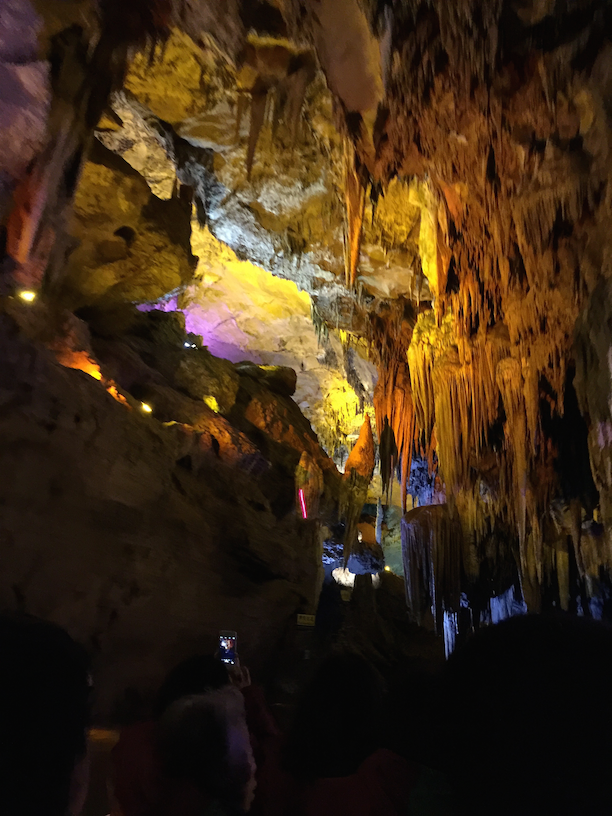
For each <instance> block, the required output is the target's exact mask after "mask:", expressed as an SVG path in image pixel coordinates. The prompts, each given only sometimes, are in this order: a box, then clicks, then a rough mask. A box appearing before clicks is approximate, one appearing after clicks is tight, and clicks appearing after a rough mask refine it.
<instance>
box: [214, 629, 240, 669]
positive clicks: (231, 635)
mask: <svg viewBox="0 0 612 816" xmlns="http://www.w3.org/2000/svg"><path fill="white" fill-rule="evenodd" d="M237 643H238V635H237V634H236V632H229V631H225V630H224V631H221V632H219V657H220V659H221V661H222V662H223V663H229V664H230V665H231V666H233V665H234V664H235V663H236V644H237Z"/></svg>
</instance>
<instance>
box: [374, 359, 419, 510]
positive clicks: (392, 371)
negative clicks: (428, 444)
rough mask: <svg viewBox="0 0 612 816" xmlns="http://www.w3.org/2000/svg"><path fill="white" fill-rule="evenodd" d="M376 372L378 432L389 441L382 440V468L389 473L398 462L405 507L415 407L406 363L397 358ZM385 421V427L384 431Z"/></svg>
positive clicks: (375, 401)
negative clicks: (398, 360) (394, 362)
mask: <svg viewBox="0 0 612 816" xmlns="http://www.w3.org/2000/svg"><path fill="white" fill-rule="evenodd" d="M379 374H380V376H379V379H378V383H377V384H376V389H375V391H374V409H375V413H376V424H377V433H378V438H379V440H380V439H383V438H384V439H385V440H387V439H388V440H389V443H388V444H386V443H385V446H384V448H383V449H382V450H381V451H380V455H381V470H384V471H385V474H389V475H390V474H392V473H393V472H394V470H395V465H396V464H397V462H398V461H399V462H400V463H401V468H400V472H401V482H400V483H401V488H402V492H401V498H402V507H403V509H404V510H405V509H406V495H407V492H406V491H407V481H408V474H409V473H410V464H411V462H412V451H413V445H414V436H415V421H414V407H413V403H412V389H411V387H410V375H409V373H408V365H407V364H406V363H403V362H396V364H395V365H393V366H390V367H389V368H388V369H387V371H385V372H383V371H380V372H379ZM385 422H386V423H387V427H388V429H389V430H388V431H385ZM383 460H384V461H383ZM387 478H389V477H386V479H387ZM390 481H391V480H390V478H389V481H388V482H387V483H386V485H385V489H386V490H387V491H388V488H389V483H390Z"/></svg>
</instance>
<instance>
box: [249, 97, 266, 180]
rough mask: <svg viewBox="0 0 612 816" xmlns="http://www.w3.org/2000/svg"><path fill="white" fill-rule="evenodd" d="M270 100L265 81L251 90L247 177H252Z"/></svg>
mask: <svg viewBox="0 0 612 816" xmlns="http://www.w3.org/2000/svg"><path fill="white" fill-rule="evenodd" d="M267 101H268V88H267V87H266V85H265V84H263V83H256V84H255V86H254V87H253V89H252V90H251V122H250V126H249V141H248V145H247V154H246V173H247V179H250V178H251V171H252V169H253V161H254V160H255V150H256V148H257V142H258V141H259V134H260V133H261V129H262V127H263V123H264V119H265V117H266V104H267Z"/></svg>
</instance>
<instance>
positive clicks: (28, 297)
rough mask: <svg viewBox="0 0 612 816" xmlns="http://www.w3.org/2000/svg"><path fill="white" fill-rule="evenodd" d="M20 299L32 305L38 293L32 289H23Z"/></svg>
mask: <svg viewBox="0 0 612 816" xmlns="http://www.w3.org/2000/svg"><path fill="white" fill-rule="evenodd" d="M19 297H20V298H21V299H22V300H24V301H25V302H26V303H32V301H34V300H36V292H33V291H32V289H22V290H21V291H20V292H19Z"/></svg>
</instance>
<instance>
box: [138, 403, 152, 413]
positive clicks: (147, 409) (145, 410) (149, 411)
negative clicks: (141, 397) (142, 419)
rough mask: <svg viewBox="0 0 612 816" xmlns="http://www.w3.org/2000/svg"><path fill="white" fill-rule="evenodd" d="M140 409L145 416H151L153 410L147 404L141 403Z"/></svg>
mask: <svg viewBox="0 0 612 816" xmlns="http://www.w3.org/2000/svg"><path fill="white" fill-rule="evenodd" d="M140 407H141V408H142V410H143V411H144V412H145V414H152V413H153V409H152V408H151V406H150V405H149V403H148V402H143V403H142V404H141V406H140Z"/></svg>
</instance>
